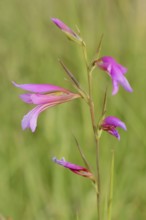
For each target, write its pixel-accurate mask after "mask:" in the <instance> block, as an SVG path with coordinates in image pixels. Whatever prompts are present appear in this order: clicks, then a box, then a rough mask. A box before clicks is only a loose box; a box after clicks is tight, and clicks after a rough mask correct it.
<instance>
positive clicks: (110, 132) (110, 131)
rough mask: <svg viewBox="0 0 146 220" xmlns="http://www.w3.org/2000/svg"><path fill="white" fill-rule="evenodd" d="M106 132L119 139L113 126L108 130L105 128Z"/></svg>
mask: <svg viewBox="0 0 146 220" xmlns="http://www.w3.org/2000/svg"><path fill="white" fill-rule="evenodd" d="M107 132H108V133H109V134H111V135H113V136H115V137H116V138H117V139H118V140H120V135H119V132H118V131H117V130H116V129H115V128H110V129H109V130H107Z"/></svg>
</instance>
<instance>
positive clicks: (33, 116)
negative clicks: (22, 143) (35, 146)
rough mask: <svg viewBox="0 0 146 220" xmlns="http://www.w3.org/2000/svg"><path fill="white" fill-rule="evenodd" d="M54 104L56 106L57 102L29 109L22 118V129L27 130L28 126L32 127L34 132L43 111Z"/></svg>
mask: <svg viewBox="0 0 146 220" xmlns="http://www.w3.org/2000/svg"><path fill="white" fill-rule="evenodd" d="M52 106H55V104H54V105H52V104H50V105H48V104H46V105H38V106H36V107H35V108H33V109H32V110H31V111H29V112H28V113H27V114H26V115H24V117H23V119H22V123H21V125H22V129H23V130H25V129H26V128H30V129H31V130H32V132H34V131H35V129H36V126H37V119H38V116H39V114H40V113H41V112H42V111H44V110H46V109H47V108H49V107H52Z"/></svg>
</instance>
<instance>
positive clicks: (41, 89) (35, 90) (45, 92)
mask: <svg viewBox="0 0 146 220" xmlns="http://www.w3.org/2000/svg"><path fill="white" fill-rule="evenodd" d="M13 85H14V86H16V87H19V88H21V89H24V90H27V91H29V92H32V93H28V94H22V95H20V98H21V99H22V100H23V101H24V102H26V103H28V104H34V105H36V107H35V108H33V109H32V110H31V111H30V112H28V113H27V114H26V115H25V116H24V117H23V119H22V129H23V130H24V129H26V128H30V129H31V130H32V132H34V131H35V129H36V126H37V119H38V116H39V114H40V113H41V112H43V111H44V110H46V109H47V108H50V107H53V106H55V105H58V104H61V103H64V102H68V101H71V100H73V99H76V98H79V97H80V95H79V94H75V93H72V92H70V91H69V90H67V89H64V88H62V87H59V86H54V85H50V84H16V83H15V82H13Z"/></svg>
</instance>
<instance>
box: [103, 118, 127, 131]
mask: <svg viewBox="0 0 146 220" xmlns="http://www.w3.org/2000/svg"><path fill="white" fill-rule="evenodd" d="M103 125H111V126H114V127H120V128H122V129H124V130H125V131H126V130H127V128H126V125H125V123H124V122H122V121H121V120H120V119H119V118H116V117H114V116H108V117H106V118H105V119H104V121H103Z"/></svg>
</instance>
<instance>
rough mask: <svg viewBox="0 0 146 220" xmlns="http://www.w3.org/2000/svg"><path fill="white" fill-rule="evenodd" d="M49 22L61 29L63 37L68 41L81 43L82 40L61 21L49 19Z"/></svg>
mask: <svg viewBox="0 0 146 220" xmlns="http://www.w3.org/2000/svg"><path fill="white" fill-rule="evenodd" d="M51 20H52V21H53V23H54V24H55V25H56V26H57V27H58V28H59V29H61V30H62V31H63V32H64V33H65V35H66V36H67V37H68V38H69V39H70V40H73V41H75V42H77V43H81V42H82V39H81V38H80V37H79V35H78V34H76V33H75V32H74V31H73V30H72V29H70V28H69V27H68V26H67V25H66V24H64V23H63V22H62V21H61V20H59V19H58V18H51Z"/></svg>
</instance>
